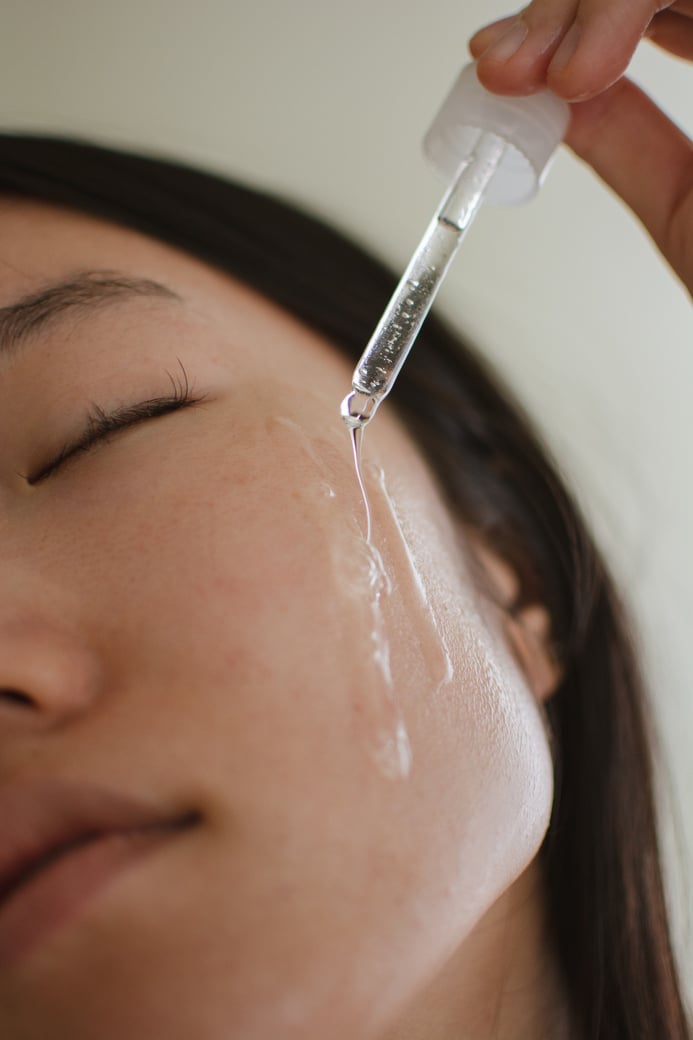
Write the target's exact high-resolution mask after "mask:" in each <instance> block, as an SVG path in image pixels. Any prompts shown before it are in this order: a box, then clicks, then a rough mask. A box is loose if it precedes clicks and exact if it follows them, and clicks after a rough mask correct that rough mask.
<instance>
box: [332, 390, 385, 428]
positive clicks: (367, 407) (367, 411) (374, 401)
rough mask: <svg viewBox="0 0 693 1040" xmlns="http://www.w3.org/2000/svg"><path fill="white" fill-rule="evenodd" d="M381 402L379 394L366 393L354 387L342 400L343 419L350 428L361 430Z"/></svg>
mask: <svg viewBox="0 0 693 1040" xmlns="http://www.w3.org/2000/svg"><path fill="white" fill-rule="evenodd" d="M379 404H380V398H379V397H378V396H377V395H375V394H366V393H364V392H363V390H359V389H358V388H357V387H354V389H353V390H352V391H351V393H348V394H347V395H346V397H345V398H344V400H343V401H342V404H341V407H340V412H341V415H342V419H343V420H344V422H345V423H346V425H347V426H348V427H349V429H350V430H361V429H363V427H364V426H367V425H368V423H369V422H370V421H371V419H372V418H373V416H374V415H375V412H376V409H377V407H378V405H379Z"/></svg>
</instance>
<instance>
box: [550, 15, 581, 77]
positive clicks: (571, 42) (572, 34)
mask: <svg viewBox="0 0 693 1040" xmlns="http://www.w3.org/2000/svg"><path fill="white" fill-rule="evenodd" d="M579 42H580V26H579V25H578V24H577V22H573V24H572V25H571V27H570V29H568V32H567V33H566V34H565V36H564V37H563V40H562V42H561V45H560V47H559V48H558V50H557V51H556V53H555V54H554V56H553V58H552V59H551V64H550V65H549V68H550V69H551V71H552V72H562V71H563V69H564V68H565V67H566V66H567V65H568V62H569V61H570V59H571V58H572V57H573V55H574V54H575V51H576V50H577V47H578V43H579Z"/></svg>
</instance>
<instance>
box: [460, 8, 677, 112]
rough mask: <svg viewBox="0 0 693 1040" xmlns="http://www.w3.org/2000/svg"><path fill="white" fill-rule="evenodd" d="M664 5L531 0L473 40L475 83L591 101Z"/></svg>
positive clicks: (505, 90)
mask: <svg viewBox="0 0 693 1040" xmlns="http://www.w3.org/2000/svg"><path fill="white" fill-rule="evenodd" d="M679 2H680V3H683V4H686V5H687V4H688V3H689V2H690V0H679ZM671 3H672V0H533V2H532V3H530V5H529V6H528V7H527V8H525V9H524V10H523V11H521V12H520V13H519V14H518V15H517V16H516V17H515V19H514V20H512V19H510V20H509V19H503V20H502V22H501V23H495V24H494V25H492V26H487V27H486V28H485V29H483V30H481V32H480V33H477V34H476V36H475V37H473V38H472V41H471V43H470V48H471V50H472V54H473V55H474V56H475V57H477V59H478V65H477V69H478V75H479V79H480V80H481V82H482V83H483V84H484V86H486V87H488V89H489V90H493V91H495V92H497V93H502V94H523V93H532V92H533V91H535V90H539V89H542V88H543V87H545V86H548V87H549V88H550V89H551V90H553V91H554V92H555V93H556V94H558V95H559V96H560V97H564V98H566V100H568V101H576V100H583V99H585V98H588V97H592V96H594V95H596V94H598V93H600V92H601V91H603V90H606V89H607V87H609V86H610V85H611V84H612V83H614V82H615V81H616V80H617V79H618V78H619V76H621V75H622V74H623V72H624V71H625V69H626V68H627V66H628V63H629V61H630V59H631V57H632V55H633V52H634V51H635V48H636V47H637V45H638V42H639V41H640V39H641V38H642V36H643V34H644V33H645V31H646V29H647V27H648V25H649V23H650V21H651V20H652V18H653V17H654V15H655V14H656V13H657V11H659V10H662V9H664V8H666V7H669V6H671Z"/></svg>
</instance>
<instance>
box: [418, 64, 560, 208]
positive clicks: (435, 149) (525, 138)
mask: <svg viewBox="0 0 693 1040" xmlns="http://www.w3.org/2000/svg"><path fill="white" fill-rule="evenodd" d="M569 111H570V110H569V108H568V105H567V104H566V102H565V101H562V100H561V99H560V98H558V97H556V95H555V94H551V93H550V92H549V91H548V90H542V91H540V92H539V93H537V94H530V95H528V96H526V97H505V96H501V95H499V94H492V93H491V92H490V91H488V90H486V88H485V87H482V85H481V83H479V80H478V78H477V74H476V65H475V64H474V63H472V64H470V65H465V67H464V68H463V69H462V72H461V73H460V75H459V76H458V78H457V81H456V82H455V84H454V86H453V88H452V90H451V91H450V93H449V94H448V96H447V97H446V99H445V101H444V102H443V104H442V106H441V108H440V111H439V112H438V115H437V116H436V117H435V119H434V120H433V124H432V125H431V128H430V129H429V131H428V133H427V134H426V137H425V138H424V142H423V148H424V153H425V155H426V157H427V158H428V159H429V160H430V161H431V163H432V164H433V166H434V167H435V168H436V169H437V170H438V172H439V173H441V174H442V175H443V176H444V177H445V178H446V179H447V180H448V181H452V179H453V177H455V176H456V174H457V172H458V170H459V168H460V166H461V164H462V162H463V161H464V160H465V159H467V158H468V157H469V156H470V155H471V154H472V153H473V151H474V146H475V145H476V142H477V140H478V138H479V131H486V132H491V133H494V134H497V135H498V136H499V137H501V138H503V140H504V141H505V142H506V144H507V147H506V149H505V153H504V155H503V158H502V160H501V162H500V164H499V167H498V169H497V171H496V173H495V174H494V177H493V180H492V181H491V183H490V184H489V186H488V188H487V190H486V192H485V194H484V201H485V202H491V203H497V204H500V205H513V204H515V203H518V202H526V201H527V200H528V199H531V198H532V197H533V196H534V195H535V194H536V193H537V191H538V190H539V188H540V187H541V184H542V181H543V180H544V177H545V175H546V172H547V170H548V168H549V165H550V163H551V159H552V157H553V154H554V152H555V151H556V149H557V148H558V145H559V144H560V143H561V141H562V140H563V135H564V133H565V131H566V128H567V126H568V118H569Z"/></svg>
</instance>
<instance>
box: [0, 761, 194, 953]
mask: <svg viewBox="0 0 693 1040" xmlns="http://www.w3.org/2000/svg"><path fill="white" fill-rule="evenodd" d="M198 818H199V814H197V813H190V812H186V813H180V812H178V813H177V814H176V815H175V816H172V814H171V813H170V812H168V813H166V812H165V811H162V810H161V809H160V808H158V807H156V806H154V805H152V804H151V803H149V804H148V803H146V802H142V801H136V800H134V799H132V798H129V797H127V796H123V795H120V794H116V793H114V792H112V791H110V790H108V789H106V788H103V787H98V786H94V785H83V784H75V783H67V782H65V781H58V780H48V779H34V780H32V781H30V782H25V783H23V784H21V785H16V786H14V787H12V788H9V789H6V790H4V791H2V792H0V969H1V968H2V967H4V966H5V965H8V964H10V963H15V962H16V961H17V960H19V959H21V958H23V957H24V956H26V955H27V954H28V953H29V952H30V951H32V950H33V949H35V947H36V946H37V945H38V944H39V943H40V942H41V941H43V940H44V939H46V938H47V937H48V936H49V935H50V934H51V933H53V932H54V931H55V930H56V929H58V928H60V927H62V926H63V925H65V924H67V923H68V922H69V921H71V920H73V919H74V917H75V916H76V915H77V914H78V912H79V911H80V910H81V909H82V908H83V907H84V905H85V904H86V903H87V902H88V901H89V900H91V899H92V897H94V896H95V895H96V894H97V893H98V892H99V891H102V890H103V889H104V888H105V887H106V886H107V885H108V884H109V883H110V882H111V881H112V880H113V879H114V878H115V877H116V875H120V874H121V873H122V872H123V871H124V870H126V869H130V868H131V867H133V866H134V865H135V864H136V863H138V862H139V861H141V860H142V858H143V857H145V856H147V855H148V854H149V853H151V852H153V851H154V850H155V849H157V848H159V847H160V846H161V845H162V843H165V842H167V841H168V840H169V839H170V838H172V837H173V836H175V834H176V833H179V832H180V831H181V830H183V829H187V828H188V827H189V826H191V825H192V824H193V823H194V822H197V819H198Z"/></svg>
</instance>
